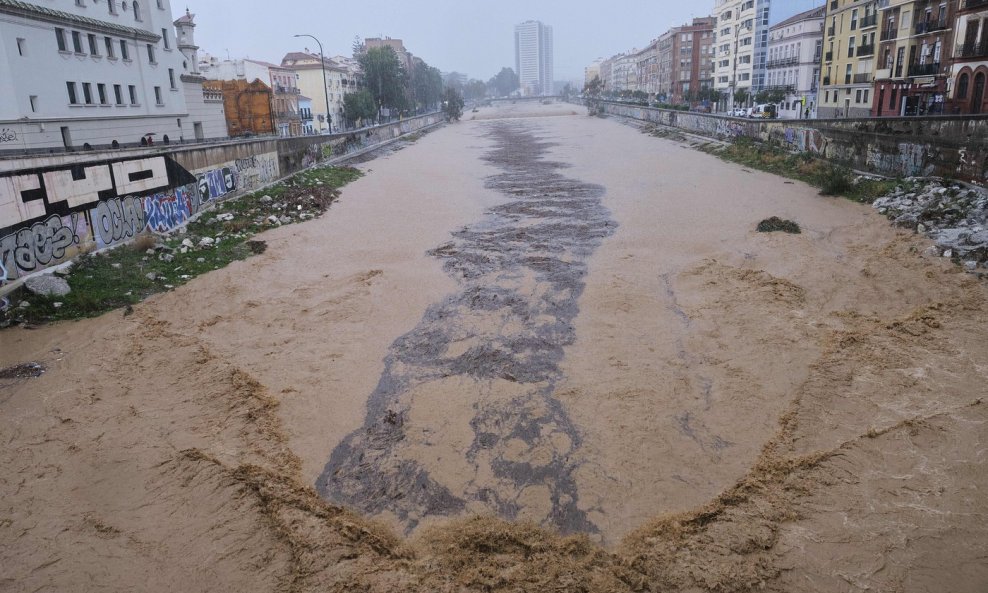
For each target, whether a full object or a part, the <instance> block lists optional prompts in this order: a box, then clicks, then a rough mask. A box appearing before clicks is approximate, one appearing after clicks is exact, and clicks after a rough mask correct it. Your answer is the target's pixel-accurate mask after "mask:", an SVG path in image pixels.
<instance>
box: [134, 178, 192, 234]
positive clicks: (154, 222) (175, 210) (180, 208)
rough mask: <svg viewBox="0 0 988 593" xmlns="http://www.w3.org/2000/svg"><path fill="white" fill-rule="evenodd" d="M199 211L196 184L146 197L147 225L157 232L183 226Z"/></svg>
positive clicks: (145, 213)
mask: <svg viewBox="0 0 988 593" xmlns="http://www.w3.org/2000/svg"><path fill="white" fill-rule="evenodd" d="M197 212H199V196H198V194H197V193H196V189H195V187H194V186H186V187H179V188H175V190H174V191H172V192H168V193H161V194H154V195H153V196H147V197H146V198H144V216H145V223H146V226H147V228H148V229H150V230H152V231H154V232H156V233H167V232H169V231H172V230H174V229H176V228H178V227H180V226H182V225H183V224H185V223H186V222H188V221H189V219H190V218H192V216H194V215H195V214H196V213H197Z"/></svg>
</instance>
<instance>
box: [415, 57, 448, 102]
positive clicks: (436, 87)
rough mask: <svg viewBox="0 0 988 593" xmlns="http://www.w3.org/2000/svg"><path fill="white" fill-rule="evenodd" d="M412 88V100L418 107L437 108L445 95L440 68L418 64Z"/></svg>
mask: <svg viewBox="0 0 988 593" xmlns="http://www.w3.org/2000/svg"><path fill="white" fill-rule="evenodd" d="M411 87H412V88H411V91H412V99H413V100H414V102H415V105H416V106H417V107H424V108H427V109H428V108H430V107H437V106H438V105H439V101H440V100H441V99H442V94H443V75H442V73H441V72H440V71H439V69H438V68H433V67H432V66H430V65H428V64H426V63H425V62H421V61H419V62H416V63H415V68H414V69H413V70H412V80H411Z"/></svg>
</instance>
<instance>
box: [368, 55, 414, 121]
mask: <svg viewBox="0 0 988 593" xmlns="http://www.w3.org/2000/svg"><path fill="white" fill-rule="evenodd" d="M357 59H358V61H359V62H360V67H361V69H363V71H364V85H365V86H366V87H367V90H369V91H370V93H371V95H372V96H373V97H374V102H375V103H376V104H377V107H378V110H380V109H382V108H388V109H397V110H399V111H401V110H403V109H406V108H407V106H408V97H407V92H406V91H407V85H406V82H407V74H406V72H405V68H404V66H402V64H401V61H400V60H399V59H398V54H396V53H395V50H393V49H392V48H390V47H372V48H370V49H368V50H367V51H365V52H363V53H362V54H360V56H359V57H358V58H357Z"/></svg>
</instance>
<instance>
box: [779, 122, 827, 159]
mask: <svg viewBox="0 0 988 593" xmlns="http://www.w3.org/2000/svg"><path fill="white" fill-rule="evenodd" d="M783 138H784V141H785V143H786V144H787V145H788V146H789V147H790V148H792V149H794V150H798V151H800V152H812V153H813V154H826V152H827V139H826V137H824V135H823V134H822V133H821V132H820V130H815V129H812V128H789V127H787V128H785V130H784V132H783Z"/></svg>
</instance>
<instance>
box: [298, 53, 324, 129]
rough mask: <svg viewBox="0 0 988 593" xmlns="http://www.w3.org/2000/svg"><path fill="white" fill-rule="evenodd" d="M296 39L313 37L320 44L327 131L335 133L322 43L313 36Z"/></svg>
mask: <svg viewBox="0 0 988 593" xmlns="http://www.w3.org/2000/svg"><path fill="white" fill-rule="evenodd" d="M295 37H311V38H312V39H313V40H315V42H316V43H318V44H319V65H320V66H322V91H323V95H325V96H326V130H327V131H328V132H330V133H332V132H333V118H332V117H330V115H329V84H328V83H327V82H326V58H325V56H323V55H322V43H321V42H320V41H319V40H318V39H316V38H315V37H314V36H312V35H306V34H302V35H295Z"/></svg>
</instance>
